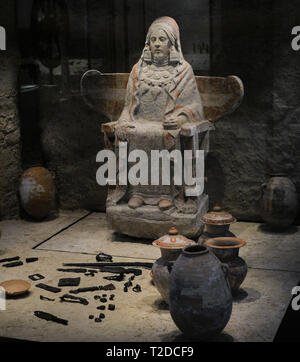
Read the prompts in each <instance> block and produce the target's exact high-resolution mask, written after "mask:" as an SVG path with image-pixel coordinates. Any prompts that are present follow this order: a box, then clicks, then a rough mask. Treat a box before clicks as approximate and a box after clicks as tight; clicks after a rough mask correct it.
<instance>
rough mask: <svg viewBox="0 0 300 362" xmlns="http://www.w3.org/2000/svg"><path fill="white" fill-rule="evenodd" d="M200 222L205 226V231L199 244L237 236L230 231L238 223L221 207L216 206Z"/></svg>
mask: <svg viewBox="0 0 300 362" xmlns="http://www.w3.org/2000/svg"><path fill="white" fill-rule="evenodd" d="M200 220H201V221H202V222H203V223H204V224H205V231H204V233H203V234H202V235H201V236H200V238H199V240H198V243H199V244H203V243H204V242H205V240H207V239H210V238H213V237H218V236H235V235H234V234H232V233H231V232H230V231H229V227H230V225H231V224H232V223H234V222H236V218H235V217H233V216H232V215H231V214H230V213H229V212H227V211H225V210H224V209H223V208H222V207H221V206H219V205H216V206H214V207H213V210H212V211H210V212H208V213H207V214H205V215H203V216H202V217H201V218H200Z"/></svg>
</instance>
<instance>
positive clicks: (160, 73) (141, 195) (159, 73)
mask: <svg viewBox="0 0 300 362" xmlns="http://www.w3.org/2000/svg"><path fill="white" fill-rule="evenodd" d="M100 78H101V77H100ZM122 80H124V77H120V81H122ZM222 82H223V83H224V84H226V83H227V80H225V79H224V78H223V79H219V80H218V81H216V82H214V81H210V79H209V78H208V79H207V82H205V80H203V82H202V85H203V89H202V90H203V96H202V98H201V96H200V93H199V86H198V84H197V82H196V79H195V76H194V73H193V70H192V68H191V66H190V65H189V64H188V63H187V62H186V61H185V59H184V57H183V54H182V50H181V44H180V38H179V28H178V25H177V23H176V22H175V20H174V19H172V18H170V17H162V18H159V19H156V20H155V21H154V22H153V23H152V25H151V26H150V28H149V30H148V34H147V37H146V43H145V47H144V49H143V51H142V55H141V58H140V60H139V61H138V63H137V64H136V65H135V66H134V67H133V68H132V71H131V73H130V75H129V79H128V83H127V90H126V96H125V104H124V108H123V110H122V112H121V115H120V116H119V118H118V119H117V121H116V122H111V123H108V124H104V125H103V127H102V130H103V131H104V132H105V141H106V147H107V148H109V149H111V150H116V151H117V150H118V148H119V144H120V143H121V142H126V143H127V145H128V153H130V152H131V151H134V150H137V149H138V150H143V151H144V152H146V154H147V156H148V160H150V159H151V151H152V150H158V151H159V152H161V151H162V150H167V151H169V152H171V151H173V150H179V151H180V152H181V153H182V154H184V151H185V150H191V151H193V158H194V159H195V153H196V151H197V150H199V149H202V150H204V151H205V152H206V153H208V150H209V132H210V130H212V129H213V124H212V122H211V120H212V119H218V118H220V116H221V115H224V114H226V113H227V112H232V111H233V110H234V109H235V108H236V107H237V106H238V105H239V102H240V100H241V98H242V95H243V86H242V83H241V82H240V80H239V79H238V78H237V77H229V79H228V89H230V90H231V93H235V96H234V97H230V96H229V97H226V96H227V95H226V96H225V97H224V94H221V93H220V94H218V88H219V86H220V84H221V83H222ZM224 84H223V87H224ZM221 88H222V86H221ZM212 89H214V90H215V91H216V93H217V98H218V101H216V102H215V103H214V105H213V106H212V105H210V106H208V107H206V108H205V107H204V105H203V98H204V99H205V102H206V104H207V105H209V101H208V99H207V98H206V95H207V92H208V93H209V92H210V91H212ZM213 92H214V91H213ZM227 93H228V92H227ZM229 93H230V92H229ZM106 104H107V107H104V108H102V110H103V112H104V113H107V112H108V113H111V112H112V111H115V108H114V107H113V108H112V105H114V106H115V103H113V104H112V103H111V102H110V103H109V102H106ZM95 105H96V107H97V106H99V103H98V102H96V103H95ZM100 108H101V107H100ZM205 112H206V114H208V118H205ZM109 118H110V119H114V117H111V116H110V117H109ZM131 166H132V165H130V167H131ZM192 167H193V171H195V165H193V166H192ZM152 173H153V172H152V169H151V167H150V165H149V171H148V175H151V176H152ZM159 173H160V174H161V173H162V166H159ZM172 174H173V169H171V175H172ZM194 174H195V173H194ZM174 178H175V177H174V175H172V177H171V181H170V184H169V185H166V184H163V183H162V181H160V182H159V184H155V185H154V184H150V183H148V185H145V184H144V185H139V184H138V185H131V184H128V185H122V186H120V185H117V186H116V187H115V188H113V189H110V190H109V192H108V198H107V209H106V211H107V215H108V220H109V221H110V223H111V225H112V227H113V228H114V229H115V230H116V231H118V232H121V233H125V234H128V235H131V236H135V237H143V238H157V237H159V236H161V235H164V234H165V233H167V231H168V229H169V228H170V227H171V226H173V225H175V226H176V227H177V229H178V230H179V231H180V232H181V233H182V234H184V235H186V236H188V237H194V236H197V235H199V234H200V233H201V232H202V229H203V224H202V222H201V221H200V217H201V216H203V215H204V214H205V213H206V212H207V207H208V197H207V195H205V194H201V193H198V194H195V195H194V196H190V195H187V192H186V191H187V190H188V189H189V186H188V184H185V180H183V179H182V180H183V182H182V185H178V184H176V183H175V182H174ZM133 220H135V221H134V224H135V227H134V228H132V227H129V226H128V225H130V223H131V221H133ZM158 221H159V222H158Z"/></svg>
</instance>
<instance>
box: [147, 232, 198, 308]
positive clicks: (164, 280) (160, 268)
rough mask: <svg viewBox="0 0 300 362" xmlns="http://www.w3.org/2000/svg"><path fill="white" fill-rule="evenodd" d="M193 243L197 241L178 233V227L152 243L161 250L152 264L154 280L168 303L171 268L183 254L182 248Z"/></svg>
mask: <svg viewBox="0 0 300 362" xmlns="http://www.w3.org/2000/svg"><path fill="white" fill-rule="evenodd" d="M192 244H195V242H194V241H193V240H189V239H187V238H185V237H184V236H182V235H180V234H178V231H177V229H176V228H174V227H173V228H171V229H170V230H169V233H168V234H167V235H164V236H162V237H161V238H159V239H158V240H155V241H153V243H152V245H154V246H156V247H159V248H160V251H161V258H159V259H157V260H156V262H155V263H154V264H153V266H152V278H153V282H154V285H155V287H156V288H157V290H158V291H159V293H160V294H161V296H162V297H163V299H164V301H165V302H166V303H168V304H169V292H170V270H171V268H172V266H173V263H174V261H175V260H176V259H177V258H178V256H179V255H180V254H181V251H182V249H183V248H184V247H186V246H188V245H192Z"/></svg>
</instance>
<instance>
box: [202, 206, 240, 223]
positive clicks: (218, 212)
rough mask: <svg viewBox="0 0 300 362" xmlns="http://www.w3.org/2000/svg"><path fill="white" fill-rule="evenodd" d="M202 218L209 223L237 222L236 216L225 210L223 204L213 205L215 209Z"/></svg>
mask: <svg viewBox="0 0 300 362" xmlns="http://www.w3.org/2000/svg"><path fill="white" fill-rule="evenodd" d="M200 220H201V221H202V222H203V223H204V224H209V225H228V224H231V223H233V222H235V221H236V218H235V217H233V216H232V215H231V214H229V212H226V211H224V210H223V209H222V207H221V206H219V205H216V206H214V207H213V211H211V212H208V213H207V214H205V215H204V216H202V217H201V218H200Z"/></svg>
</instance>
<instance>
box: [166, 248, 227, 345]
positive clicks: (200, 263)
mask: <svg viewBox="0 0 300 362" xmlns="http://www.w3.org/2000/svg"><path fill="white" fill-rule="evenodd" d="M227 273H228V267H227V265H226V264H221V263H220V261H219V260H218V258H217V257H216V256H215V255H214V254H213V253H212V252H211V251H210V250H209V249H208V248H207V247H206V246H204V245H198V244H197V245H192V246H188V247H186V248H184V249H183V250H182V253H181V255H180V256H179V257H178V259H177V260H176V261H175V263H174V265H173V268H172V271H171V287H170V313H171V316H172V319H173V321H174V322H175V324H176V326H177V327H178V328H179V329H180V330H181V331H182V333H184V334H186V335H188V336H189V337H191V338H197V339H206V338H209V337H211V336H213V335H214V334H217V333H220V332H221V331H222V330H223V329H224V328H225V326H226V324H227V323H228V321H229V319H230V316H231V311H232V295H231V292H230V287H229V283H228V279H227Z"/></svg>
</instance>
